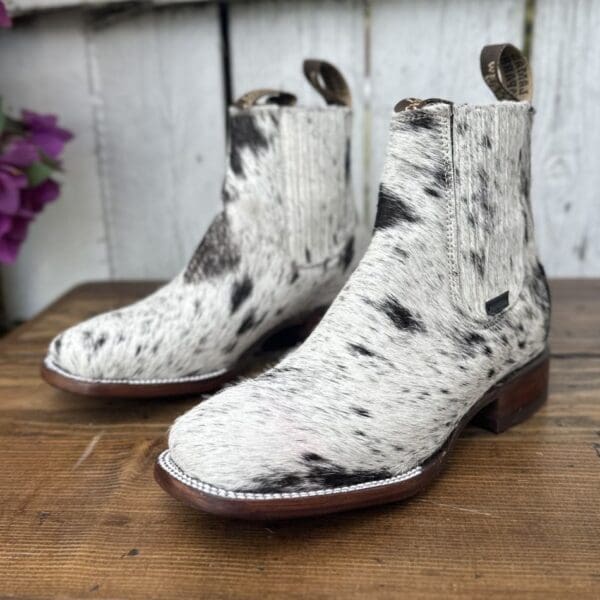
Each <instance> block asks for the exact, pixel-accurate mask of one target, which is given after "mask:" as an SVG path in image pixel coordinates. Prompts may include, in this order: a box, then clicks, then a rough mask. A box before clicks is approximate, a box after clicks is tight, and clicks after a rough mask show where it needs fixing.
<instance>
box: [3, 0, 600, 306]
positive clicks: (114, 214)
mask: <svg viewBox="0 0 600 600" xmlns="http://www.w3.org/2000/svg"><path fill="white" fill-rule="evenodd" d="M29 1H30V0H19V10H27V6H26V4H27V2H29ZM31 1H34V0H31ZM59 1H60V0H59ZM167 4H168V2H167ZM535 5H536V6H535V7H536V10H535V15H534V30H533V38H532V40H531V42H532V44H531V47H532V62H533V68H534V74H535V77H534V80H535V86H534V93H535V97H534V103H535V104H536V107H537V116H536V127H535V133H534V162H533V204H534V212H535V216H536V221H537V223H536V224H537V235H538V240H539V245H540V248H541V253H542V258H543V260H544V261H545V263H546V265H547V268H548V271H549V273H550V274H551V275H562V276H565V275H567V276H568V275H590V276H598V275H600V235H599V233H600V209H598V200H597V198H596V196H597V191H596V190H597V189H598V188H599V187H600V169H598V168H597V162H598V152H599V151H598V147H600V115H599V114H598V113H600V104H598V102H597V98H598V94H597V89H596V88H597V87H598V84H597V74H598V73H599V72H600V58H599V57H600V52H598V45H599V44H600V41H599V40H600V38H598V36H597V35H596V32H597V31H598V30H599V25H600V6H599V5H598V3H597V2H595V1H594V0H573V1H572V2H571V1H570V2H563V1H562V0H536V3H535ZM525 6H526V0H496V1H491V0H486V1H481V0H418V1H417V0H376V1H374V0H373V1H369V0H323V1H319V0H298V1H292V0H285V1H284V0H257V1H249V2H232V3H230V4H229V5H228V7H227V11H226V16H227V19H228V21H227V29H228V36H226V37H224V36H223V35H222V33H223V30H222V23H221V22H220V18H219V9H218V6H217V4H216V3H210V2H208V3H201V4H192V5H176V4H172V5H170V6H166V7H160V8H152V7H150V6H145V7H134V8H133V9H132V8H131V7H128V8H124V9H123V8H117V9H115V8H114V7H113V9H111V11H110V13H107V12H106V11H104V12H98V11H92V12H90V11H89V10H87V9H73V10H62V11H58V12H53V13H39V14H36V15H35V16H34V17H33V18H28V19H26V20H23V21H19V20H17V23H16V27H15V28H14V29H13V30H11V31H8V32H4V31H3V32H0V94H1V95H3V96H4V97H5V99H6V101H7V103H8V104H10V105H12V106H13V107H15V108H18V107H21V106H27V107H30V108H32V109H34V110H40V111H52V112H56V113H58V114H60V116H61V120H62V122H64V123H65V125H66V126H67V127H69V128H71V129H72V130H74V131H75V133H76V135H77V138H76V140H75V141H74V142H73V143H72V144H71V145H70V146H69V148H68V150H67V153H66V156H65V166H66V169H67V174H66V180H65V186H64V191H63V195H62V197H61V198H60V200H59V201H58V202H57V203H56V204H55V205H54V206H51V207H49V208H48V209H47V210H46V211H45V212H44V213H43V214H42V215H41V216H40V218H39V219H38V221H37V222H36V223H35V224H34V225H33V227H32V230H31V235H30V237H29V239H28V240H27V242H26V244H25V246H24V248H23V252H22V254H21V256H20V258H19V260H18V263H17V264H16V265H15V266H13V267H10V268H4V269H3V279H4V293H5V297H6V300H5V301H6V304H7V309H8V314H9V316H10V317H12V318H26V317H29V316H31V315H32V314H33V313H34V312H36V311H37V310H39V309H40V308H41V307H42V306H44V305H45V304H47V303H48V302H49V301H50V300H52V299H53V298H54V297H55V296H56V295H57V294H59V293H61V292H62V291H63V290H64V289H65V288H67V287H69V286H71V285H73V284H75V283H77V282H80V281H82V280H88V279H97V278H122V277H137V278H144V277H146V278H147V277H170V276H172V275H173V274H175V273H176V272H177V271H178V270H179V269H181V268H182V267H183V265H184V263H185V261H186V259H187V257H188V256H189V255H190V253H191V252H192V250H193V248H194V246H195V245H196V244H197V242H198V241H199V240H200V238H201V237H202V234H203V233H204V231H205V230H206V228H207V226H208V224H209V223H210V221H211V219H212V217H213V215H214V214H215V212H216V211H217V210H218V208H219V189H220V186H221V178H222V174H223V157H224V154H225V122H226V99H225V92H224V90H225V88H226V87H227V86H229V89H230V90H231V93H232V95H233V96H237V95H240V94H241V93H243V92H245V91H247V90H248V89H251V88H255V87H266V86H270V87H271V86H272V87H277V88H283V89H285V90H288V91H291V92H293V93H295V94H296V95H298V97H299V101H300V102H301V103H303V104H311V105H318V104H320V103H322V101H321V100H320V99H319V98H318V96H317V95H316V94H315V93H314V92H313V91H312V89H311V88H310V86H309V85H308V84H307V83H306V82H305V80H304V77H303V75H302V71H301V64H302V60H303V59H304V58H306V57H317V58H324V59H326V60H330V61H331V62H333V63H335V64H336V65H338V66H339V67H340V69H341V70H342V71H343V72H344V74H345V76H346V77H347V78H348V81H349V83H350V85H351V87H352V91H353V97H354V110H355V124H354V153H353V169H354V174H353V176H354V192H355V196H356V201H357V205H358V206H359V208H360V209H361V213H362V214H363V217H364V221H365V223H367V224H368V223H369V222H370V220H371V219H372V217H373V213H374V208H375V202H376V193H377V187H378V181H379V176H380V171H381V167H382V163H383V158H384V153H385V146H386V139H387V126H388V120H389V116H390V114H391V109H392V107H393V105H394V104H395V102H397V101H398V100H399V99H401V98H403V97H406V96H416V97H424V98H426V97H432V96H435V97H442V98H448V99H451V100H453V101H456V102H489V101H491V94H490V93H489V91H488V90H487V88H486V87H485V86H484V84H483V82H482V80H481V77H480V75H479V66H478V56H479V50H480V48H481V46H483V45H484V44H485V43H490V42H496V41H510V42H513V43H515V44H517V45H523V42H524V37H523V36H524V25H525ZM227 42H228V47H227ZM225 58H227V59H228V61H229V65H230V69H229V73H227V72H226V71H225V70H224V64H225V62H226V61H225ZM227 76H229V80H228V81H226V77H227Z"/></svg>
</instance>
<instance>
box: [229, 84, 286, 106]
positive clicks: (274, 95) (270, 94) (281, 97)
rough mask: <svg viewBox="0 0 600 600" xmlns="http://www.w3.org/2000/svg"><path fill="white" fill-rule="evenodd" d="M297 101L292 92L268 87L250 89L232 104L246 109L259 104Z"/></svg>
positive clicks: (281, 103)
mask: <svg viewBox="0 0 600 600" xmlns="http://www.w3.org/2000/svg"><path fill="white" fill-rule="evenodd" d="M296 102H297V98H296V96H294V94H289V93H288V92H282V91H281V90H271V89H268V88H264V89H260V90H251V91H249V92H246V93H245V94H244V95H243V96H240V97H239V98H238V99H237V100H236V101H235V102H234V103H233V105H234V106H235V107H237V108H241V109H247V108H252V107H253V106H257V105H259V104H277V105H279V106H294V105H295V104H296Z"/></svg>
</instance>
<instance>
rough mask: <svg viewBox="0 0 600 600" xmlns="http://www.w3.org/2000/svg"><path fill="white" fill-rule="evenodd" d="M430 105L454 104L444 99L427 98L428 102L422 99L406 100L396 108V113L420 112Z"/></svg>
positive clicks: (401, 101)
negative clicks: (419, 110) (420, 109)
mask: <svg viewBox="0 0 600 600" xmlns="http://www.w3.org/2000/svg"><path fill="white" fill-rule="evenodd" d="M430 104H452V102H450V101H448V100H443V99H442V98H427V100H421V99H420V98H404V100H400V102H398V104H396V106H394V112H397V113H399V112H402V111H405V110H418V109H419V108H423V107H425V106H429V105H430Z"/></svg>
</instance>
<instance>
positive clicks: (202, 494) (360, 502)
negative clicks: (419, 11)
mask: <svg viewBox="0 0 600 600" xmlns="http://www.w3.org/2000/svg"><path fill="white" fill-rule="evenodd" d="M549 363H550V359H549V352H548V350H546V351H544V352H543V353H542V354H541V355H539V356H538V357H537V358H535V359H534V360H532V361H531V362H529V363H528V364H527V365H525V366H524V367H522V368H520V369H518V370H517V371H514V372H513V373H510V374H509V375H508V376H507V377H505V378H504V379H503V380H502V381H500V382H498V383H497V384H496V385H494V386H493V387H492V388H491V389H489V390H488V391H487V392H486V393H485V394H484V396H483V397H482V398H481V399H480V400H479V401H478V402H476V403H475V405H474V406H473V407H472V408H471V410H470V411H469V412H468V413H467V414H466V415H465V417H464V418H463V419H462V420H461V421H460V422H459V424H458V426H457V427H456V428H455V430H454V431H453V432H452V434H451V435H450V436H449V438H448V439H447V441H446V442H445V444H444V445H443V446H442V448H440V450H439V451H438V452H436V453H435V454H434V455H433V456H431V457H430V458H429V459H428V460H426V461H425V462H424V463H423V464H421V465H420V466H418V467H417V468H415V469H413V470H412V471H411V472H409V473H406V474H405V475H402V476H398V477H393V478H391V479H386V480H382V481H376V482H369V483H366V484H359V485H355V486H348V487H346V488H337V489H334V490H321V491H319V492H311V493H303V492H298V493H283V494H252V493H246V494H244V493H235V492H227V491H225V490H219V489H216V488H213V487H211V486H209V485H207V484H203V483H201V482H198V481H195V480H192V479H191V478H189V477H187V476H186V475H185V474H184V473H183V472H181V471H180V470H179V469H178V467H177V466H176V465H175V464H174V463H173V462H172V461H171V460H170V457H169V455H168V451H166V452H164V453H163V454H162V455H161V456H160V457H159V460H158V462H157V463H156V465H155V467H154V477H155V479H156V481H157V482H158V483H159V485H160V486H161V487H162V488H163V489H164V490H165V491H166V492H167V493H169V494H171V496H174V497H175V498H177V499H179V500H182V501H183V502H185V503H186V504H189V505H190V506H192V507H194V508H198V509H200V510H203V511H206V512H209V513H213V514H216V515H222V516H227V517H234V518H242V519H252V520H275V519H290V518H296V517H306V516H313V515H323V514H327V513H334V512H341V511H346V510H351V509H355V508H362V507H366V506H372V505H375V504H384V503H387V502H396V501H399V500H404V499H406V498H408V497H410V496H413V495H414V494H417V493H419V492H420V491H422V490H423V489H424V488H425V487H427V486H428V485H429V484H430V483H431V481H433V479H434V478H435V477H437V476H438V475H439V473H440V471H441V470H442V468H443V466H444V465H445V463H446V459H447V456H448V453H449V452H450V450H452V448H453V447H454V444H456V441H457V440H458V438H459V436H460V434H461V432H462V430H463V429H464V428H465V427H466V426H467V424H468V423H469V422H471V421H473V423H474V424H475V425H478V426H481V427H483V428H485V429H489V430H491V431H493V432H494V433H501V432H503V431H505V430H507V429H508V428H509V427H512V426H513V425H516V424H518V423H520V422H522V421H524V420H525V419H527V418H528V417H529V416H530V415H532V414H533V413H534V412H535V411H536V410H537V409H538V408H539V407H540V406H541V405H542V404H543V403H544V402H545V401H546V398H547V396H548V374H549Z"/></svg>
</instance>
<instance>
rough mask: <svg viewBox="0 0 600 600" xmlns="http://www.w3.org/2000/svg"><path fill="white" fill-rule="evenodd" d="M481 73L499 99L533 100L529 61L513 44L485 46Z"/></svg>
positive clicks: (482, 52) (482, 54)
mask: <svg viewBox="0 0 600 600" xmlns="http://www.w3.org/2000/svg"><path fill="white" fill-rule="evenodd" d="M481 74H482V75H483V80H484V81H485V82H486V84H487V85H488V87H489V88H490V90H492V92H493V93H494V95H495V96H496V98H497V99H498V100H516V101H528V102H529V101H531V98H532V95H533V81H532V76H531V68H530V67H529V61H528V60H527V58H526V57H525V55H524V54H523V53H522V52H521V51H520V50H519V49H518V48H515V46H513V45H512V44H494V45H491V46H484V48H483V50H482V51H481Z"/></svg>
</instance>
